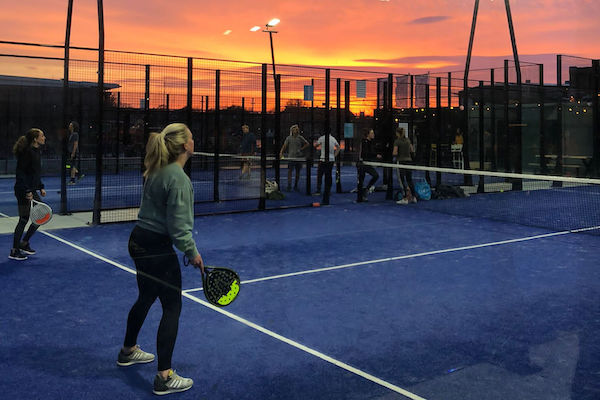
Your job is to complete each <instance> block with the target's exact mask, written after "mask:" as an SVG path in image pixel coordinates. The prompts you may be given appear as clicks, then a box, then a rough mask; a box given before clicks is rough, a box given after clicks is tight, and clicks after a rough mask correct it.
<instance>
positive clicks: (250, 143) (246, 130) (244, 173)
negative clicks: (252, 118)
mask: <svg viewBox="0 0 600 400" xmlns="http://www.w3.org/2000/svg"><path fill="white" fill-rule="evenodd" d="M255 152H256V136H254V133H252V132H250V127H249V126H248V125H246V124H244V125H242V141H241V143H240V154H241V155H242V156H247V157H248V158H247V159H243V160H242V170H241V173H240V179H250V173H251V172H252V158H251V157H252V156H253V155H254V153H255Z"/></svg>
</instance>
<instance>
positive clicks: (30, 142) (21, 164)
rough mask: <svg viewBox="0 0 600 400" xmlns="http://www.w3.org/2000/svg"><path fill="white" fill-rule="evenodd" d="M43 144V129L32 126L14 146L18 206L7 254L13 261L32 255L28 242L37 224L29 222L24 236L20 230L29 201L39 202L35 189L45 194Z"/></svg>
mask: <svg viewBox="0 0 600 400" xmlns="http://www.w3.org/2000/svg"><path fill="white" fill-rule="evenodd" d="M45 143H46V136H45V135H44V132H42V130H41V129H37V128H31V129H30V130H28V131H27V133H26V134H25V135H24V136H21V137H20V138H19V139H17V141H16V142H15V144H14V146H13V153H14V154H15V156H16V157H17V169H16V173H15V177H16V179H15V188H14V189H15V197H16V198H17V205H18V207H19V221H18V222H17V226H16V227H15V232H14V236H13V246H12V248H11V249H10V255H9V256H8V258H10V259H12V260H17V261H23V260H26V259H27V255H33V254H35V250H33V249H32V248H31V246H30V245H29V240H30V239H31V237H32V236H33V234H34V233H35V232H36V231H37V229H38V228H39V226H38V225H36V224H33V223H32V224H30V225H29V228H28V229H27V233H26V234H25V236H23V232H24V231H25V226H26V225H27V221H28V220H29V212H30V210H31V200H32V199H35V200H37V201H41V199H40V196H39V195H38V190H39V192H40V195H42V197H44V196H46V191H45V190H44V184H43V183H42V180H41V173H42V161H41V154H40V146H43V145H44V144H45ZM22 236H23V237H22Z"/></svg>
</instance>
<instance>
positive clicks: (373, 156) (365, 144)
mask: <svg viewBox="0 0 600 400" xmlns="http://www.w3.org/2000/svg"><path fill="white" fill-rule="evenodd" d="M373 139H375V131H374V130H373V129H370V130H369V131H366V132H365V134H364V135H363V140H362V142H361V145H360V161H359V165H360V168H359V171H358V180H359V185H358V186H359V187H362V186H363V185H362V184H363V182H364V180H365V173H367V174H369V175H371V180H370V181H369V183H368V184H367V187H365V188H364V189H363V193H362V197H363V200H364V199H366V197H367V194H369V193H373V192H374V191H375V182H377V179H379V174H378V173H377V171H376V170H375V168H373V166H372V165H365V164H364V161H380V160H381V158H382V156H381V154H378V153H377V151H376V150H375V142H374V141H373Z"/></svg>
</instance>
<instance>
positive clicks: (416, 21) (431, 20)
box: [408, 15, 450, 24]
mask: <svg viewBox="0 0 600 400" xmlns="http://www.w3.org/2000/svg"><path fill="white" fill-rule="evenodd" d="M449 19H450V17H449V16H447V15H435V16H431V17H423V18H417V19H413V20H412V21H409V22H408V23H409V24H435V23H436V22H442V21H446V20H449Z"/></svg>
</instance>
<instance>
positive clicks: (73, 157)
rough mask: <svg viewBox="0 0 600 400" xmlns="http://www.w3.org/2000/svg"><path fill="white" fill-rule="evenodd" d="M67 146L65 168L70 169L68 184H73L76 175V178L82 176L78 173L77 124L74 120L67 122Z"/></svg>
mask: <svg viewBox="0 0 600 400" xmlns="http://www.w3.org/2000/svg"><path fill="white" fill-rule="evenodd" d="M67 148H68V151H69V159H68V160H67V168H69V169H70V170H71V180H70V181H69V185H74V184H75V177H76V176H77V177H78V179H81V178H82V177H83V175H80V174H79V173H80V171H79V167H80V165H79V124H78V123H77V122H75V121H71V123H70V124H69V142H68V145H67Z"/></svg>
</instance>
